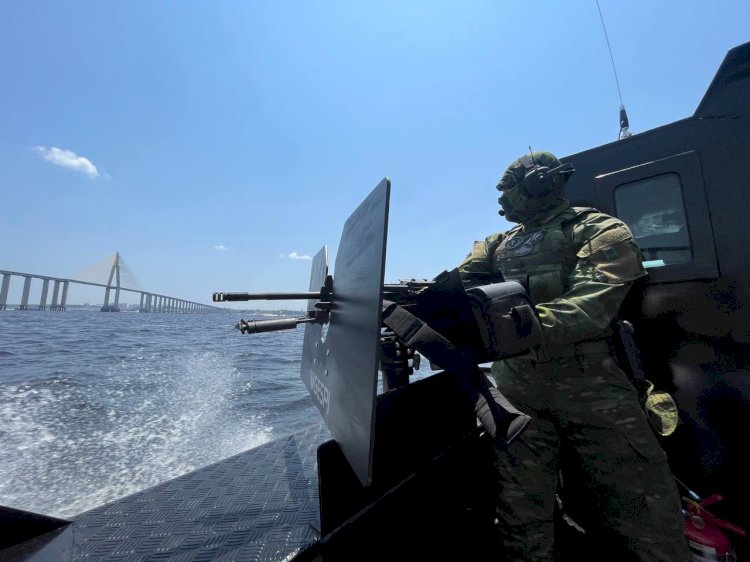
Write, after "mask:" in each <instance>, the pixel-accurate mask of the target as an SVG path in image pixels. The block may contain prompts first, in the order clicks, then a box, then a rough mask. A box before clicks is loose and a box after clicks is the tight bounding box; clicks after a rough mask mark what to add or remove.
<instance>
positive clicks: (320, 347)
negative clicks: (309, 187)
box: [0, 43, 750, 561]
mask: <svg viewBox="0 0 750 562" xmlns="http://www.w3.org/2000/svg"><path fill="white" fill-rule="evenodd" d="M748 139H750V43H746V44H743V45H740V46H738V47H736V48H734V49H732V50H730V51H729V52H728V54H727V55H726V57H725V59H724V61H723V63H722V64H721V66H720V68H719V70H718V72H717V73H716V76H715V78H714V79H713V81H712V82H711V84H710V86H709V88H708V90H707V92H706V94H705V96H704V97H703V99H702V101H701V102H700V104H699V106H698V108H697V109H696V111H695V113H694V114H693V115H692V116H690V117H687V118H685V119H682V120H680V121H677V122H674V123H671V124H668V125H665V126H662V127H659V128H657V129H654V130H651V131H646V132H643V133H640V134H636V135H631V136H628V137H626V138H622V139H620V140H618V141H615V142H613V143H610V144H606V145H603V146H599V147H596V148H593V149H591V150H587V151H584V152H581V153H578V154H572V155H570V156H567V157H565V158H563V159H562V161H563V162H565V163H567V162H570V163H573V164H574V165H575V169H576V174H575V175H574V176H573V177H572V179H571V180H570V182H569V183H568V184H567V192H568V196H569V198H570V199H571V201H572V203H573V204H574V205H577V206H593V207H596V208H598V209H600V210H602V211H603V212H606V213H609V214H611V215H615V216H618V217H620V218H621V219H622V220H623V221H624V222H626V223H627V224H628V225H629V226H630V228H631V230H632V231H633V233H634V235H635V238H636V240H637V242H638V244H639V246H640V248H641V249H642V252H643V256H644V264H645V266H646V268H647V271H648V273H649V276H648V278H647V280H645V281H644V282H642V283H641V284H640V285H638V286H637V287H636V288H635V289H634V290H633V291H632V294H631V296H630V297H629V298H628V300H627V302H626V303H625V305H624V309H623V316H624V317H625V318H627V319H628V320H629V321H630V322H631V323H632V325H633V326H634V333H635V337H636V341H637V343H638V347H639V349H640V352H641V360H642V364H643V368H644V370H645V371H646V372H647V373H648V377H649V379H650V380H651V381H652V382H653V383H654V384H655V386H656V388H657V389H661V390H664V391H666V392H669V393H670V394H671V395H672V396H673V397H674V400H675V402H676V404H677V406H678V408H679V414H680V421H679V424H678V426H677V429H676V431H675V432H674V434H673V435H671V436H669V437H665V438H663V439H662V445H663V447H664V448H665V450H666V451H667V453H668V457H669V462H670V465H671V467H672V471H673V473H674V474H675V475H676V477H677V478H678V479H679V481H680V483H681V485H682V486H683V492H684V493H685V497H686V512H688V515H691V514H692V516H694V515H695V514H696V511H690V509H688V508H689V507H690V506H693V507H696V506H697V507H696V509H697V510H698V511H697V513H698V514H699V515H700V514H703V515H704V519H705V523H706V524H707V525H708V524H716V525H717V527H716V528H717V529H723V531H725V532H726V535H727V537H728V540H731V542H732V543H734V549H735V550H736V553H737V555H738V556H739V559H743V558H744V559H747V557H748V547H747V544H746V542H745V541H744V540H743V538H742V537H741V535H742V529H743V528H747V527H748V526H749V525H750V516H748V510H747V505H750V494H749V492H748V490H749V489H750V488H749V487H748V485H747V483H746V482H747V476H746V473H747V461H746V457H745V449H746V445H747V443H748V442H749V441H750V415H749V413H750V288H749V287H750V285H748V281H747V279H748V276H749V275H750V261H748V259H747V256H746V254H745V252H746V251H747V247H748V245H749V243H750V239H749V238H748V236H747V234H746V231H745V230H744V222H745V221H746V220H747V217H750V197H748V195H747V192H748V189H750V172H749V171H748V168H747V167H746V166H747V165H748V162H750V142H749V141H748ZM389 194H390V182H389V181H388V180H383V181H382V182H380V183H379V184H378V186H377V187H376V188H375V189H374V190H373V191H372V192H371V193H370V195H369V196H368V197H367V198H366V199H365V200H364V202H363V203H362V205H360V207H359V208H358V209H357V210H356V211H355V212H354V213H353V214H352V216H351V217H350V218H349V220H348V221H347V223H346V225H345V227H344V232H343V235H342V239H341V244H340V247H339V251H338V254H337V259H336V264H335V270H334V275H333V286H332V292H333V294H334V295H335V298H334V299H332V300H331V301H330V302H329V305H330V306H329V307H328V308H327V309H326V310H324V311H323V312H324V313H325V314H327V315H328V320H329V323H328V324H327V326H326V327H323V326H322V325H321V324H319V323H317V324H316V323H314V322H311V323H305V330H306V334H305V349H304V351H303V361H302V369H301V371H302V379H303V381H304V382H305V384H306V385H307V386H308V388H309V390H310V392H311V394H312V396H313V401H314V402H315V404H316V406H317V407H318V410H319V411H320V413H321V416H322V418H323V420H324V423H321V424H319V425H315V426H313V427H310V428H309V429H307V430H305V431H302V432H300V433H297V434H294V435H290V436H288V437H285V438H283V439H279V440H276V441H273V442H270V443H267V444H265V445H262V446H260V447H258V448H255V449H252V450H249V451H246V452H244V453H241V454H239V455H236V456H234V457H231V458H228V459H225V460H223V461H221V462H218V463H216V464H213V465H211V466H207V467H205V468H202V469H200V470H197V471H195V472H192V473H189V474H186V475H183V476H181V477H178V478H176V479H173V480H170V481H167V482H164V483H162V484H159V485H157V486H155V487H153V488H150V489H147V490H143V491H141V492H138V493H136V494H133V495H130V496H127V497H124V498H122V499H119V500H117V501H114V502H112V503H109V504H107V505H103V506H101V507H98V508H95V509H93V510H91V511H87V512H85V513H82V514H80V515H78V516H76V517H74V518H72V520H62V519H56V518H52V517H48V516H45V515H43V514H37V513H31V512H27V511H23V510H19V509H16V508H9V507H0V528H2V530H3V533H2V534H1V535H0V559H2V560H32V561H42V560H55V561H66V560H154V561H156V560H196V561H198V560H264V561H265V560H269V561H270V560H275V561H282V560H284V561H291V560H295V561H306V560H366V559H381V558H385V557H390V558H392V559H409V558H413V559H445V558H448V557H451V556H455V557H460V559H475V558H476V559H478V558H479V557H480V556H491V555H492V554H493V553H497V552H498V549H499V548H501V547H500V546H499V545H497V544H495V542H494V539H493V533H492V524H493V523H492V514H491V506H490V505H489V494H487V493H486V490H487V487H488V486H490V485H491V482H492V474H491V472H490V468H489V467H490V466H491V463H490V462H489V461H488V460H487V459H488V455H489V454H490V447H491V440H490V439H489V437H488V435H487V433H486V431H485V430H483V429H482V427H481V426H479V425H478V424H477V421H476V416H475V413H474V411H473V410H472V408H470V407H467V404H466V403H465V402H464V401H461V400H458V399H457V398H456V397H457V396H458V395H460V393H461V388H460V380H459V379H458V377H457V376H456V374H455V373H452V372H451V371H449V370H445V371H443V370H438V371H436V372H435V374H433V375H432V376H429V377H426V378H424V379H421V380H417V381H414V382H411V383H408V384H406V383H404V384H398V385H390V386H389V385H385V388H384V390H383V391H382V392H380V393H378V391H377V389H378V377H379V374H378V373H379V370H380V369H381V368H382V365H383V363H382V360H383V357H381V350H382V348H381V342H380V335H381V327H382V316H381V313H382V291H383V275H384V264H385V250H386V238H387V221H388V208H389V207H388V206H389ZM327 279H328V264H327V257H326V251H325V248H324V249H323V250H321V252H320V253H319V254H318V256H317V257H316V259H315V261H314V262H313V271H312V274H311V282H310V292H309V293H307V294H303V295H302V298H309V299H310V300H309V301H308V302H309V304H308V310H310V311H311V312H313V311H315V310H320V306H318V307H317V308H316V305H319V303H320V299H319V298H317V297H320V295H321V288H322V287H325V286H326V280H327ZM324 308H325V307H324ZM270 322H276V323H277V325H276V326H275V327H276V328H289V327H293V325H296V324H297V323H299V322H297V321H283V320H272V321H270ZM285 322H286V324H285ZM410 357H411V356H410ZM412 360H413V359H412ZM407 367H408V361H407ZM402 382H403V381H402ZM406 382H408V381H406ZM563 489H564V493H563V494H562V497H561V502H560V514H559V515H560V517H561V520H564V521H567V522H568V523H569V524H568V525H567V526H561V528H562V531H561V532H560V537H558V538H559V541H558V542H559V544H560V552H561V554H560V557H561V559H569V560H589V559H590V560H597V559H601V557H602V552H606V553H607V557H608V558H615V559H616V556H617V554H616V549H615V548H613V547H612V545H611V544H609V545H608V544H607V542H606V537H600V536H597V534H596V533H595V532H589V529H593V528H594V527H593V525H594V524H595V521H590V520H589V518H588V517H587V512H586V509H585V506H582V505H578V504H577V502H576V491H575V483H567V482H566V483H565V485H564V487H563ZM719 498H721V501H717V500H718V499H719ZM709 499H710V500H711V501H708V500H709ZM701 502H703V503H704V506H703V507H704V508H705V507H707V505H708V503H711V502H715V505H714V506H712V507H711V508H710V509H708V510H706V509H703V510H702V511H701V507H700V506H701ZM709 515H711V517H709ZM722 523H725V524H724V525H723V526H722ZM696 548H699V546H696ZM706 548H708V547H706ZM703 555H706V556H708V554H706V553H705V552H703ZM706 559H708V558H706Z"/></svg>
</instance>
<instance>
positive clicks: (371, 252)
mask: <svg viewBox="0 0 750 562" xmlns="http://www.w3.org/2000/svg"><path fill="white" fill-rule="evenodd" d="M389 198H390V181H389V180H387V179H384V180H383V181H381V182H380V184H378V186H377V187H376V188H375V189H374V190H373V191H372V192H371V193H370V195H369V196H368V197H367V198H366V199H365V201H364V202H363V203H362V204H361V205H360V206H359V207H358V208H357V209H356V210H355V211H354V213H353V214H352V215H351V216H350V217H349V219H348V220H347V221H346V223H345V225H344V229H343V233H342V236H341V242H340V244H339V250H338V253H337V257H336V267H335V276H332V275H329V273H328V252H327V248H326V247H325V246H323V248H322V249H321V250H320V251H319V252H318V253H317V255H316V256H315V258H314V259H313V263H312V271H311V275H310V285H309V290H308V291H307V292H298V293H231V292H219V293H214V295H213V300H214V302H237V301H250V300H293V299H299V300H307V312H306V314H305V315H304V316H302V317H299V318H284V319H274V320H261V321H255V320H244V319H242V320H240V321H239V323H238V324H237V325H236V328H237V329H238V330H240V331H241V332H242V333H260V332H268V331H275V330H286V329H291V328H295V327H296V326H298V325H300V324H304V325H305V336H304V345H303V351H302V366H301V377H302V380H303V381H304V383H305V385H306V386H307V388H308V390H309V392H310V394H311V395H312V397H313V401H314V403H315V404H316V406H317V408H318V410H319V412H320V414H321V415H322V417H323V419H324V420H325V422H326V424H327V425H328V427H329V429H330V430H331V433H332V435H333V437H334V439H335V441H336V443H337V444H338V445H339V446H340V448H341V452H342V453H343V456H344V457H345V458H346V460H347V461H348V464H349V465H350V466H351V468H352V469H353V471H354V473H355V474H356V477H357V479H358V480H359V483H360V484H361V485H362V486H365V487H367V486H370V485H371V484H372V483H373V480H381V481H383V480H384V479H387V478H390V477H392V476H393V475H392V474H391V473H392V472H393V471H394V470H396V471H398V470H400V469H399V468H394V466H392V465H391V464H390V463H392V461H393V459H394V458H396V457H399V456H400V457H401V461H402V462H403V461H406V462H405V463H404V464H405V465H408V464H409V457H410V456H412V457H413V456H414V455H415V454H416V453H413V452H411V451H409V452H407V451H406V449H408V448H412V449H413V448H414V442H413V439H412V440H408V439H407V438H406V435H394V433H396V432H400V433H403V428H399V429H396V426H395V425H393V419H396V418H397V417H398V414H394V412H395V411H396V410H398V408H400V407H402V406H398V407H397V406H394V405H395V404H400V403H401V402H400V398H398V396H399V392H398V391H400V390H406V389H407V388H409V387H411V386H416V385H411V384H409V377H410V375H412V374H413V372H414V369H415V368H418V365H419V361H420V354H421V355H423V356H425V357H427V358H428V359H429V360H430V362H431V364H432V365H433V366H434V367H437V369H443V370H444V371H443V374H444V376H443V377H442V379H440V380H444V381H449V382H442V383H440V382H437V383H436V382H431V383H429V384H426V385H422V386H420V388H431V387H435V388H437V387H440V390H434V389H433V391H434V392H442V393H445V395H446V399H448V400H451V401H453V402H454V407H455V404H456V403H461V405H460V406H457V407H456V415H457V416H458V417H460V418H461V420H462V421H459V422H457V423H455V424H454V427H453V428H452V429H451V430H448V431H447V432H446V433H445V435H447V439H455V438H457V436H458V435H459V434H461V433H462V432H466V431H471V430H472V429H476V426H477V421H476V420H477V418H479V420H480V422H481V424H482V426H483V427H484V428H485V429H486V430H487V431H488V432H489V433H490V434H491V435H492V436H493V437H494V438H496V439H497V440H498V441H499V442H500V443H507V442H508V441H510V440H511V439H513V438H514V437H515V436H516V435H518V434H519V433H520V432H521V431H522V430H523V429H524V428H525V427H526V424H527V423H528V416H526V415H525V414H523V413H521V412H519V411H517V410H516V409H515V408H513V406H512V405H510V403H508V401H507V400H506V399H505V398H504V397H503V396H502V395H501V394H500V393H499V392H498V391H497V389H495V388H494V387H493V386H492V385H490V384H489V382H488V380H487V377H486V376H485V375H484V374H483V372H482V371H481V370H480V369H479V366H478V365H479V364H480V363H482V362H486V361H491V360H494V359H498V358H501V357H508V356H510V355H513V354H518V353H523V352H525V351H526V350H528V349H529V348H530V347H532V346H533V345H536V344H538V343H540V341H541V328H540V326H539V324H538V321H537V320H536V317H535V316H534V314H533V313H531V312H530V311H531V310H532V309H531V304H530V301H529V300H528V296H527V295H526V292H525V290H524V289H523V287H521V285H520V284H518V283H516V282H503V281H502V280H498V279H494V280H493V279H488V278H487V277H479V278H466V277H464V276H462V274H461V273H459V272H458V270H453V271H449V272H443V273H441V274H440V275H438V276H437V277H436V278H435V279H434V280H431V281H428V280H424V279H422V280H418V279H412V280H409V281H401V282H400V283H398V284H384V283H383V277H384V266H385V249H386V238H387V222H388V208H389ZM488 281H500V282H499V283H494V284H490V285H487V282H488ZM324 328H325V331H324ZM379 370H380V371H382V373H383V390H384V392H383V393H382V394H381V395H378V394H377V381H378V371H379ZM435 376H437V375H435ZM435 376H433V377H428V379H431V378H434V377H435ZM419 382H422V381H419ZM448 387H450V388H451V390H450V391H447V390H446V388H448ZM410 394H411V395H414V392H411V393H410ZM426 396H427V394H425V397H426ZM457 396H458V397H459V398H457ZM410 400H411V399H410ZM425 400H426V403H429V398H428V397H426V398H425ZM413 407H414V406H413V405H412V408H413ZM422 408H423V409H425V406H422ZM428 410H429V408H427V409H425V411H428ZM401 415H402V416H403V414H401ZM386 417H388V419H386ZM376 434H377V435H378V438H377V442H376ZM442 446H444V445H440V447H442ZM434 447H438V445H434ZM396 450H398V451H399V455H395V454H394V453H393V452H394V451H396ZM435 453H436V450H435V449H434V448H433V450H431V451H430V452H429V453H428V454H429V455H434V454H435ZM419 454H424V451H423V452H422V453H419ZM376 457H378V458H380V459H386V458H388V459H390V460H389V461H388V462H380V461H377V460H375V458H376ZM321 462H322V461H321ZM402 468H403V467H402ZM386 473H387V474H389V476H388V477H387V478H386V477H385V476H383V475H384V474H386Z"/></svg>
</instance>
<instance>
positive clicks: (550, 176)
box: [518, 154, 575, 197]
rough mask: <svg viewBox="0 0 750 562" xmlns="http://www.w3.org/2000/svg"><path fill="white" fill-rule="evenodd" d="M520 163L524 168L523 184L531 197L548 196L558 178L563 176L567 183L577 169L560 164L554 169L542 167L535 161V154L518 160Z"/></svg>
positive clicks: (570, 165) (569, 165)
mask: <svg viewBox="0 0 750 562" xmlns="http://www.w3.org/2000/svg"><path fill="white" fill-rule="evenodd" d="M550 156H551V155H550ZM555 160H557V158H555ZM518 163H519V164H521V166H523V167H524V170H525V172H524V177H523V182H524V184H525V186H526V191H527V192H528V194H529V195H530V196H531V197H542V196H544V195H546V194H547V193H549V192H550V191H551V190H552V187H553V185H554V181H555V178H556V177H558V176H562V178H563V180H565V181H567V180H568V178H569V177H570V176H571V175H572V174H573V172H575V168H573V165H572V164H570V163H568V164H560V165H559V166H555V167H554V168H550V167H549V166H542V165H540V164H538V163H537V162H536V161H535V160H534V156H533V154H532V155H524V156H521V157H520V158H519V159H518Z"/></svg>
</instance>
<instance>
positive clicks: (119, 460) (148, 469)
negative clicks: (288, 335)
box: [0, 351, 272, 517]
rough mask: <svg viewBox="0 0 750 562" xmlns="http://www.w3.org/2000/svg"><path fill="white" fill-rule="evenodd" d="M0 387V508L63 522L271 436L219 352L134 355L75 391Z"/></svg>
mask: <svg viewBox="0 0 750 562" xmlns="http://www.w3.org/2000/svg"><path fill="white" fill-rule="evenodd" d="M73 380H74V379H73V378H72V377H71V378H66V377H62V378H59V379H54V380H50V381H48V382H46V383H44V384H15V385H5V386H0V443H2V444H3V447H2V451H1V452H0V504H4V505H11V506H14V507H18V508H21V509H25V510H29V511H36V512H40V513H45V514H48V515H52V516H57V517H70V516H73V515H75V514H77V513H80V512H82V511H86V510H88V509H91V508H94V507H97V506H99V505H101V504H104V503H107V502H109V501H112V500H114V499H117V498H119V497H122V496H125V495H128V494H131V493H134V492H136V491H139V490H142V489H145V488H148V487H150V486H153V485H155V484H158V483H159V482H163V481H165V480H169V479H171V478H175V477H177V476H179V475H181V474H185V473H187V472H190V471H192V470H195V469H197V468H200V467H202V466H206V465H208V464H211V463H213V462H216V461H219V460H221V459H223V458H226V457H229V456H232V455H234V454H237V453H240V452H242V451H244V450H247V449H250V448H253V447H255V446H258V445H260V444H262V443H265V442H266V441H269V440H270V439H271V437H272V428H270V427H268V426H267V425H266V424H265V423H264V420H263V417H262V416H260V415H255V414H252V413H247V412H246V411H243V410H242V409H241V408H238V407H237V404H236V400H234V398H235V397H236V396H237V395H238V394H239V393H240V392H242V391H243V389H244V390H245V391H246V388H247V384H248V382H247V380H246V376H244V375H241V374H240V373H238V371H237V370H236V368H234V367H233V366H232V365H231V362H230V360H229V359H228V358H225V357H224V356H222V355H221V354H220V353H219V352H214V351H206V352H198V351H195V352H182V351H173V352H170V353H167V354H166V355H163V354H160V353H155V354H153V355H151V356H141V357H138V356H135V355H134V356H132V357H128V358H124V359H121V360H120V362H119V363H117V364H115V365H112V366H110V367H109V368H108V371H107V372H106V373H102V376H101V378H100V380H98V381H96V382H90V380H89V381H88V382H86V383H85V384H80V383H76V382H73Z"/></svg>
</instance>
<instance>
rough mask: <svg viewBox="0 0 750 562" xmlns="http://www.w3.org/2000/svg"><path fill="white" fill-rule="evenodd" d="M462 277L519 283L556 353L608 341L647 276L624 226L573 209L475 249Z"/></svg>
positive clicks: (592, 211) (594, 213) (589, 211)
mask: <svg viewBox="0 0 750 562" xmlns="http://www.w3.org/2000/svg"><path fill="white" fill-rule="evenodd" d="M459 271H461V272H462V273H473V272H481V273H502V275H503V277H504V278H505V279H506V280H517V281H520V282H521V283H522V284H523V285H524V286H525V287H526V288H527V290H528V291H529V294H530V296H531V298H532V300H533V302H534V304H535V307H536V311H537V313H538V315H539V320H540V322H541V324H542V328H543V332H544V340H545V346H546V347H547V348H548V349H550V350H554V349H556V348H560V347H562V346H566V345H568V344H572V343H575V342H580V341H585V340H590V339H596V338H599V337H603V336H605V335H608V333H609V332H608V330H609V325H610V323H611V322H612V320H613V319H614V318H615V316H617V314H618V311H619V309H620V306H621V304H622V301H623V300H624V298H625V296H626V295H627V292H628V290H629V289H630V287H631V285H632V282H633V281H635V280H636V279H638V278H640V277H642V276H644V275H646V272H645V271H644V269H643V265H642V263H641V255H640V251H639V249H638V247H637V246H636V244H635V242H634V241H633V235H632V234H631V232H630V229H628V227H627V226H626V225H625V223H623V222H622V221H620V220H619V219H617V218H614V217H611V216H609V215H606V214H604V213H600V212H598V211H597V210H596V209H590V208H579V207H570V206H569V205H566V206H564V207H563V208H562V209H561V210H558V211H557V212H556V213H552V214H551V216H550V217H549V218H547V219H546V220H545V221H544V222H543V223H541V224H535V225H524V224H519V225H517V226H516V227H514V228H512V229H511V230H509V231H508V232H505V233H497V234H493V235H491V236H488V237H487V238H485V239H484V240H481V241H478V242H475V243H474V247H473V248H472V251H471V253H470V254H469V255H468V256H467V257H466V259H464V261H463V262H462V263H461V265H460V266H459Z"/></svg>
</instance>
